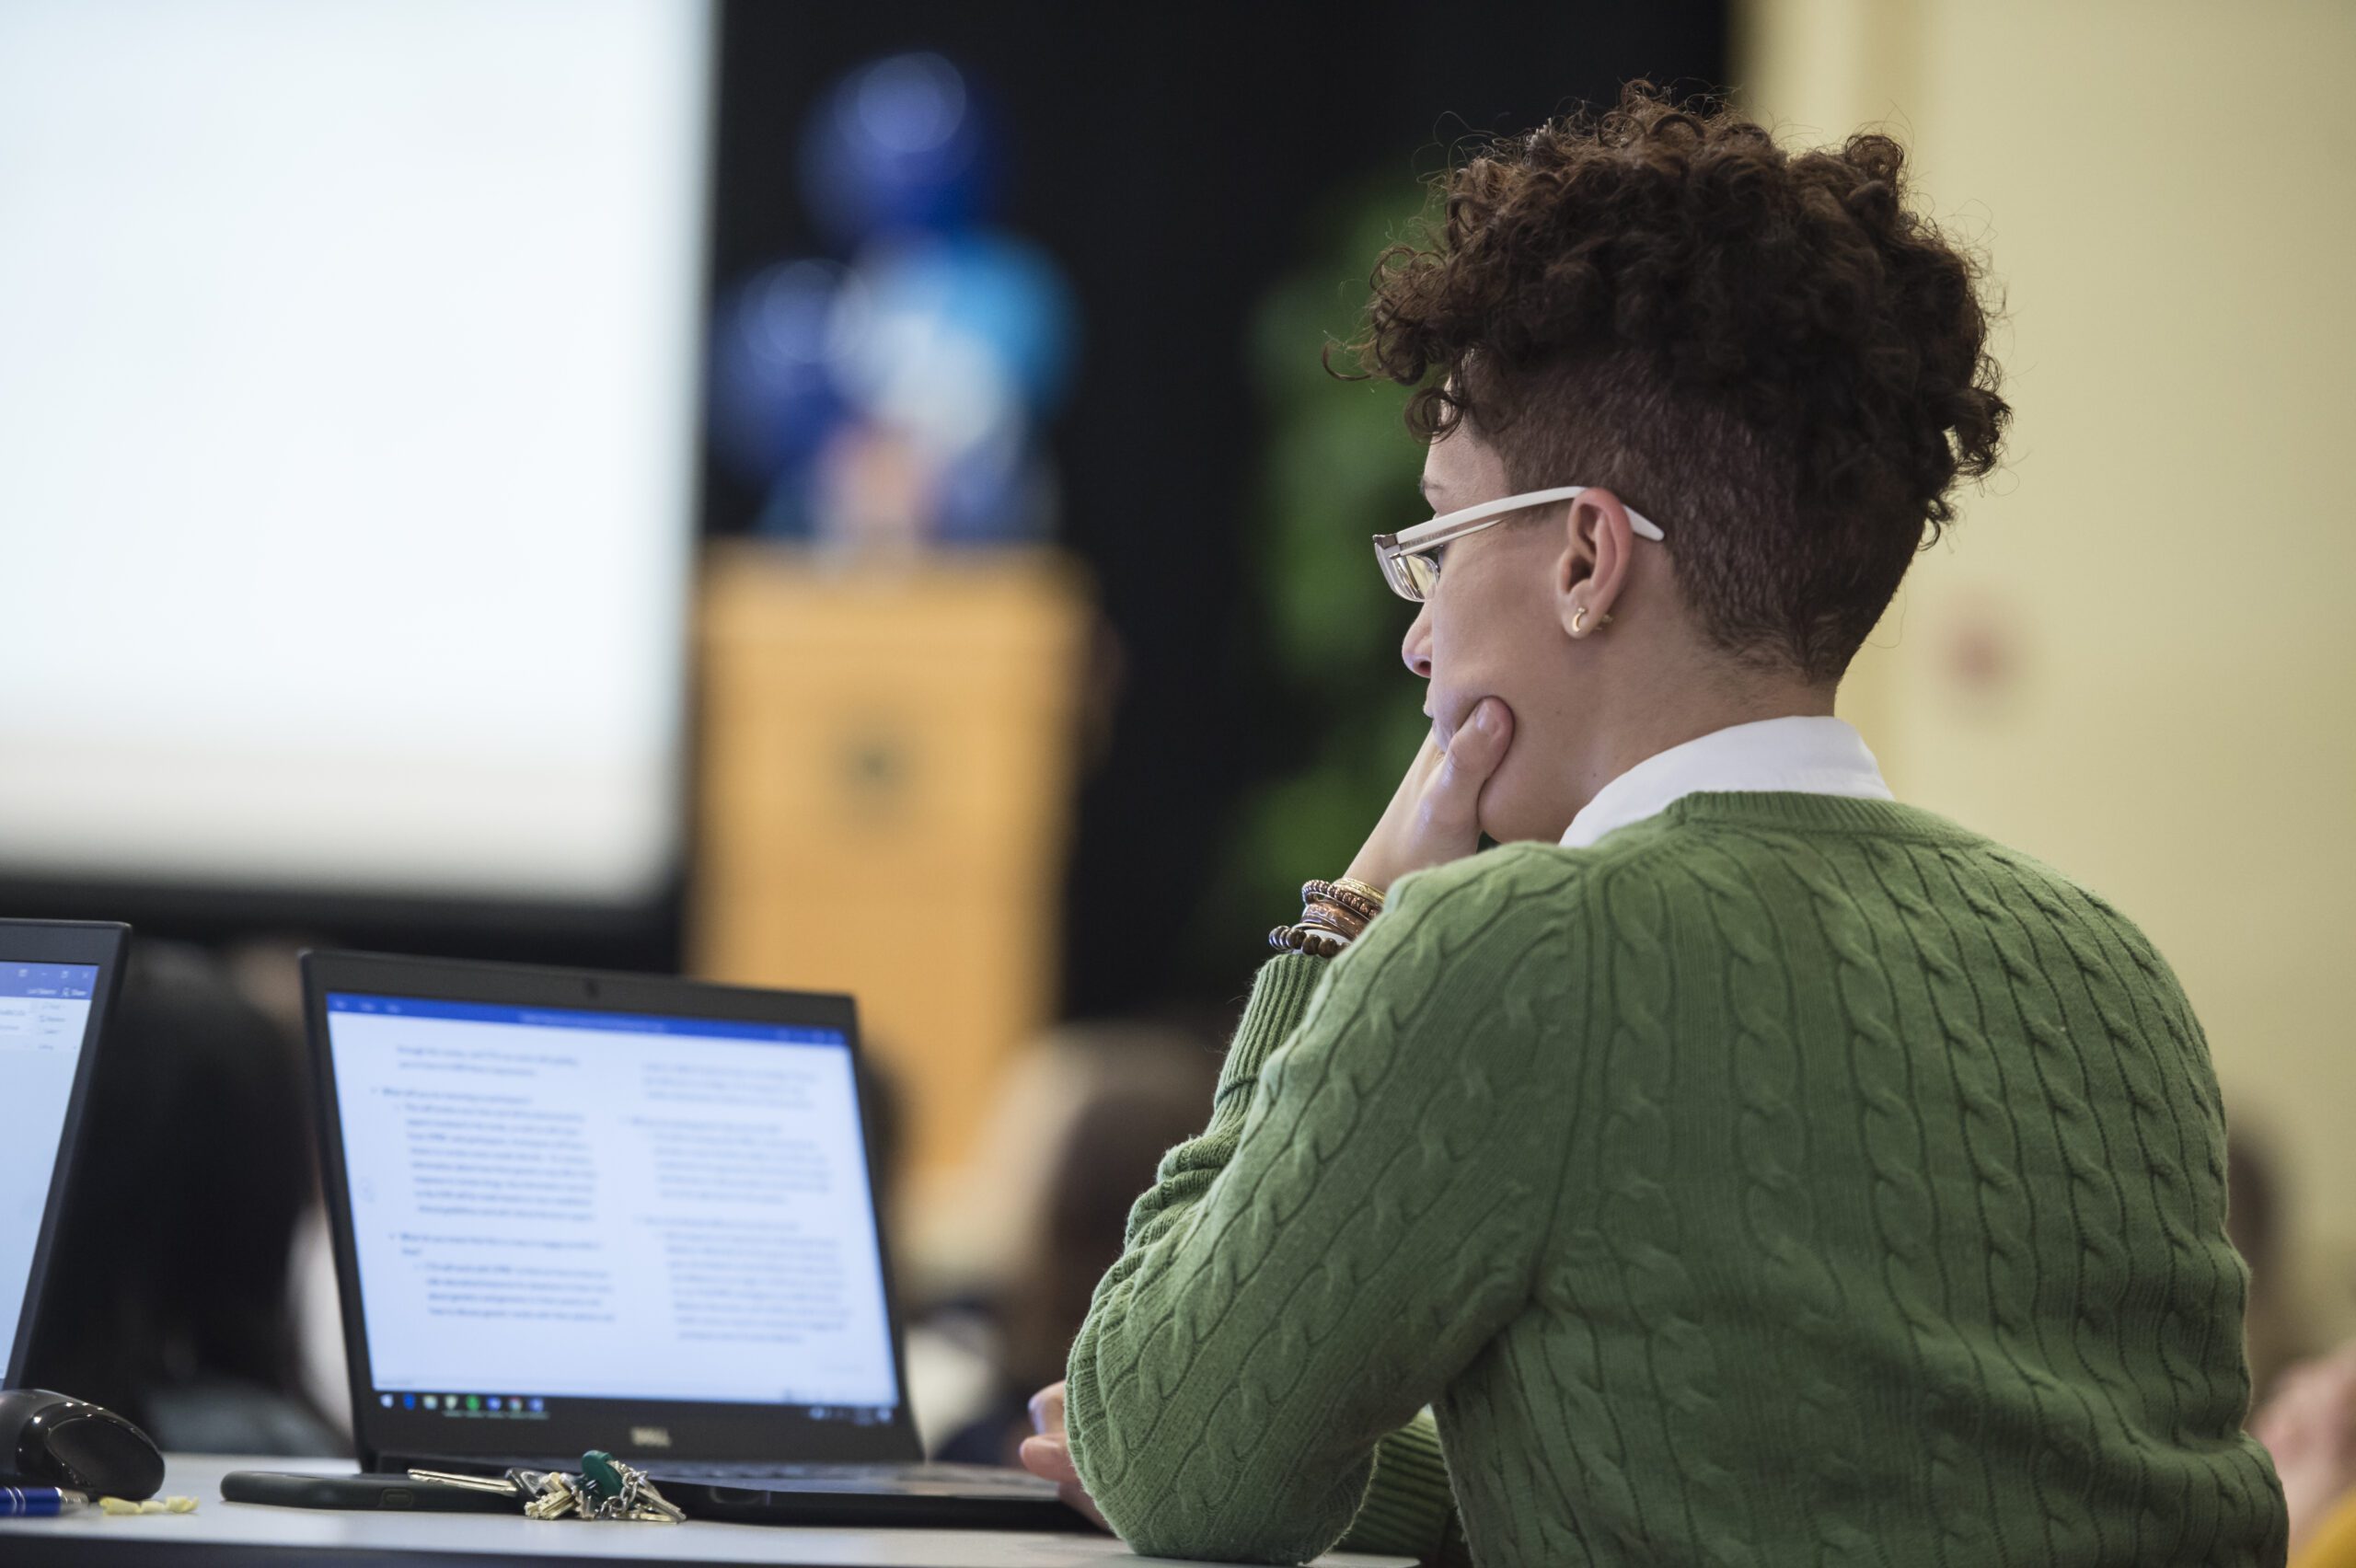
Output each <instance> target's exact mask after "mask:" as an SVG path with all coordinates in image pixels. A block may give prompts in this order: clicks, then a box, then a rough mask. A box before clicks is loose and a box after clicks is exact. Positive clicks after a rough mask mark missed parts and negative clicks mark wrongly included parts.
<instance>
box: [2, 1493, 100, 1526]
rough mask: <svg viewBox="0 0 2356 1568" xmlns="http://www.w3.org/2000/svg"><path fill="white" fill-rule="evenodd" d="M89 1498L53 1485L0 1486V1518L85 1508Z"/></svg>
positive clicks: (47, 1514) (30, 1516)
mask: <svg viewBox="0 0 2356 1568" xmlns="http://www.w3.org/2000/svg"><path fill="white" fill-rule="evenodd" d="M89 1505H90V1500H89V1498H87V1497H86V1496H84V1495H83V1494H82V1493H79V1492H67V1491H65V1490H64V1489H63V1488H61V1487H55V1486H0V1519H18V1518H42V1517H46V1516H49V1515H52V1514H63V1513H65V1512H67V1511H69V1510H71V1509H75V1508H87V1507H88V1506H89Z"/></svg>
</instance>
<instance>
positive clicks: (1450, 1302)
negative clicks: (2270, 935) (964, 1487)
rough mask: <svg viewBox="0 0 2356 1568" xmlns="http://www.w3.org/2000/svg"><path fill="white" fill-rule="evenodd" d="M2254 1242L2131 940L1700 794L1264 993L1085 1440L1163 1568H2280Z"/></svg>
mask: <svg viewBox="0 0 2356 1568" xmlns="http://www.w3.org/2000/svg"><path fill="white" fill-rule="evenodd" d="M2224 1214H2225V1188H2224V1146H2223V1122H2222V1118H2221V1115H2220V1112H2219V1108H2218V1096H2217V1088H2216V1082H2215V1078H2214V1076H2213V1074H2212V1071H2211V1067H2210V1064H2209V1057H2208V1051H2207V1046H2206V1043H2204V1041H2203V1039H2202V1037H2201V1033H2200V1025H2199V1023H2198V1022H2196V1021H2195V1020H2194V1018H2193V1015H2192V1009H2190V1008H2189V1006H2188V1005H2187V1003H2186V1001H2185V997H2184V995H2183V993H2182V991H2181V990H2180V989H2179V988H2178V986H2177V983H2176V979H2175V977H2174V975H2173V974H2171V973H2170V971H2169V969H2168V967H2167V965H2166V964H2165V963H2164V962H2163V961H2162V960H2161V958H2160V956H2159V954H2158V953H2157V952H2156V951H2154V949H2153V948H2152V945H2151V944H2150V943H2149V942H2148V941H2147V940H2144V938H2143V936H2142V933H2141V932H2140V931H2139V930H2137V929H2136V928H2135V927H2134V926H2133V925H2132V924H2131V922H2129V920H2128V919H2127V918H2126V917H2124V916H2122V915H2121V914H2119V912H2118V911H2117V910H2115V909H2113V908H2112V907H2111V906H2110V905H2108V904H2106V903H2105V902H2103V900H2102V899H2100V898H2099V897H2097V896H2096V895H2095V894H2091V893H2089V892H2087V891H2086V890H2085V889H2084V888H2082V887H2080V886H2078V885H2076V884H2075V883H2073V882H2070V881H2068V880H2067V879H2065V878H2063V877H2062V876H2061V875H2060V874H2058V873H2057V872H2055V871H2053V870H2050V869H2049V868H2047V867H2045V866H2042V865H2040V864H2038V862H2036V861H2034V860H2031V859H2028V858H2027V857H2025V856H2022V855H2019V854H2016V853H2015V852H2013V851H2011V850H2008V849H2006V848H2004V847H2002V846H2000V845H1997V844H1994V843H1992V842H1990V841H1989V840H1987V839H1985V838H1982V837H1981V836H1977V835H1975V834H1972V833H1970V832H1969V831H1967V830H1965V829H1963V828H1961V827H1958V825H1956V824H1953V823H1951V822H1948V821H1946V819H1944V818H1941V817H1938V816H1935V815H1934V814H1932V813H1927V812H1923V811H1920V810H1917V809H1915V808H1912V807H1909V806H1906V805H1901V804H1898V803H1896V802H1892V801H1874V800H1853V799H1844V798H1836V797H1831V796H1822V795H1807V794H1794V793H1706V794H1695V795H1688V796H1686V797H1684V798H1683V799H1681V800H1680V801H1676V802H1675V803H1673V804H1672V805H1670V806H1669V808H1668V809H1667V810H1666V811H1664V812H1663V813H1660V814H1659V815H1657V816H1655V817H1652V818H1650V819H1648V820H1646V821H1645V822H1642V823H1639V824H1634V825H1633V826H1629V827H1626V828H1623V829H1622V830H1620V831H1619V832H1617V833H1614V834H1612V835H1611V836H1608V837H1607V838H1605V839H1604V840H1603V841H1602V842H1601V843H1600V844H1598V845H1596V846H1594V847H1590V848H1585V849H1564V848H1558V847H1530V846H1517V847H1508V848H1504V849H1498V850H1496V851H1493V852H1490V853H1488V854H1484V855H1480V856H1476V857H1473V858H1472V859H1468V860H1463V861H1459V862H1457V863H1455V864H1452V865H1449V866H1446V867H1442V868H1438V869H1437V870H1429V871H1425V872H1421V873H1419V874H1416V875H1415V876H1411V877H1408V878H1405V879H1403V880H1402V881H1401V882H1400V883H1399V885H1398V887H1397V888H1396V890H1395V891H1394V894H1393V896H1392V901H1391V905H1390V907H1389V908H1388V909H1387V910H1386V911H1385V912H1384V913H1383V915H1382V916H1381V917H1380V918H1379V919H1377V920H1376V921H1375V922H1374V923H1373V925H1372V926H1371V927H1370V928H1369V929H1368V931H1367V932H1366V934H1365V936H1363V937H1362V938H1361V939H1359V940H1358V941H1357V942H1356V943H1355V944H1353V945H1352V946H1351V947H1350V948H1349V949H1348V950H1347V951H1345V953H1343V955H1342V956H1340V957H1339V958H1335V959H1332V960H1322V959H1314V958H1307V957H1302V956H1299V955H1287V956H1282V957H1278V958H1276V959H1275V960H1273V961H1271V962H1270V963H1268V964H1267V965H1266V967H1265V968H1264V969H1263V970H1262V971H1261V973H1260V978H1259V982H1258V984H1257V985H1256V986H1254V987H1253V995H1252V1001H1251V1004H1250V1006H1249V1008H1248V1009H1247V1010H1246V1012H1245V1014H1244V1019H1243V1023H1242V1028H1241V1030H1240V1031H1239V1032H1238V1033H1237V1035H1236V1038H1235V1042H1234V1044H1233V1046H1232V1048H1231V1049H1230V1053H1229V1055H1228V1059H1227V1063H1226V1067H1225V1070H1224V1072H1223V1074H1222V1076H1221V1079H1220V1084H1219V1089H1218V1096H1217V1099H1216V1101H1215V1102H1214V1105H1213V1109H1212V1113H1211V1118H1210V1124H1209V1126H1208V1127H1207V1129H1206V1131H1205V1132H1204V1133H1203V1135H1202V1136H1199V1137H1197V1138H1195V1139H1193V1140H1191V1141H1189V1142H1187V1143H1184V1144H1182V1145H1180V1146H1179V1147H1176V1148H1174V1149H1172V1150H1171V1151H1170V1152H1169V1153H1168V1154H1167V1155H1166V1156H1165V1157H1164V1159H1163V1160H1162V1162H1161V1170H1160V1172H1159V1176H1158V1180H1157V1182H1156V1183H1155V1185H1154V1187H1153V1189H1152V1191H1150V1192H1149V1193H1146V1194H1145V1195H1144V1196H1143V1197H1142V1198H1140V1199H1139V1200H1138V1203H1137V1205H1136V1207H1135V1209H1134V1211H1133V1212H1132V1214H1131V1216H1130V1219H1129V1228H1128V1238H1127V1246H1126V1251H1125V1253H1124V1254H1123V1256H1122V1258H1121V1259H1120V1261H1119V1262H1118V1263H1116V1264H1115V1265H1114V1268H1113V1270H1112V1271H1111V1273H1109V1274H1106V1275H1105V1277H1104V1278H1103V1281H1102V1282H1101V1283H1100V1284H1099V1285H1098V1286H1097V1289H1096V1292H1095V1297H1094V1300H1093V1304H1092V1305H1091V1309H1090V1311H1089V1315H1088V1320H1087V1323H1086V1326H1085V1327H1084V1328H1083V1329H1082V1330H1081V1332H1080V1337H1079V1339H1078V1341H1077V1342H1076V1343H1074V1345H1073V1347H1072V1352H1071V1362H1070V1368H1069V1387H1068V1416H1067V1419H1068V1431H1069V1436H1070V1442H1071V1450H1072V1457H1073V1460H1074V1463H1075V1464H1076V1465H1077V1466H1078V1468H1079V1470H1080V1477H1081V1479H1082V1481H1083V1482H1086V1484H1087V1486H1088V1489H1089V1491H1090V1493H1091V1495H1092V1496H1093V1497H1094V1498H1095V1500H1096V1502H1097V1504H1098V1505H1099V1506H1100V1507H1101V1508H1102V1509H1103V1512H1104V1514H1105V1516H1106V1517H1107V1518H1108V1519H1110V1520H1111V1522H1112V1523H1113V1525H1114V1528H1116V1529H1118V1530H1119V1531H1120V1533H1121V1534H1122V1536H1123V1537H1124V1538H1126V1539H1127V1540H1128V1541H1129V1542H1130V1543H1131V1545H1132V1546H1134V1547H1135V1549H1136V1550H1137V1551H1139V1552H1144V1553H1153V1554H1168V1555H1173V1556H1184V1557H1202V1558H1216V1559H1222V1560H1233V1561H1239V1562H1301V1561H1305V1560H1307V1559H1309V1558H1311V1557H1313V1556H1315V1555H1316V1554H1318V1553H1319V1552H1322V1551H1326V1550H1327V1549H1329V1548H1333V1547H1335V1546H1337V1545H1338V1546H1341V1547H1343V1548H1345V1549H1357V1550H1366V1551H1394V1552H1399V1553H1402V1554H1412V1555H1415V1556H1416V1557H1418V1558H1420V1559H1422V1560H1424V1561H1426V1562H1478V1563H1481V1564H1484V1565H1489V1564H1495V1565H1500V1568H1502V1565H1505V1564H1523V1563H1530V1564H1565V1565H1569V1564H1588V1563H1596V1564H1602V1563H1611V1564H1621V1563H1624V1564H1630V1565H1632V1568H1634V1565H1639V1564H1641V1565H1644V1568H1656V1565H1662V1564H1684V1563H1729V1564H1760V1565H1767V1564H1784V1563H1807V1564H1827V1563H1889V1564H1904V1565H1909V1568H1911V1565H1916V1564H1921V1565H1937V1568H1981V1565H1983V1564H1997V1563H2020V1564H2036V1565H2038V1568H2075V1565H2081V1564H2085V1565H2091V1564H2118V1565H2119V1568H2130V1565H2132V1568H2155V1565H2158V1564H2165V1563H2185V1564H2193V1563H2199V1564H2242V1563H2269V1564H2270V1563H2277V1562H2281V1559H2282V1553H2283V1536H2284V1519H2283V1510H2282V1498H2281V1487H2280V1485H2279V1483H2278V1482H2276V1480H2275V1477H2274V1472H2273V1470H2272V1467H2271V1466H2270V1464H2269V1460H2268V1458H2267V1456H2266V1454H2265V1452H2264V1451H2263V1450H2262V1449H2261V1448H2259V1447H2258V1445H2257V1444H2256V1443H2255V1442H2254V1441H2252V1440H2251V1439H2250V1438H2249V1437H2248V1436H2247V1435H2245V1434H2244V1432H2243V1430H2242V1418H2243V1415H2244V1412H2245V1407H2246V1402H2247V1400H2248V1394H2249V1384H2248V1378H2247V1374H2246V1369H2245V1366H2244V1361H2243V1352H2242V1338H2241V1331H2242V1309H2243V1301H2244V1293H2245V1287H2246V1278H2247V1276H2246V1271H2245V1270H2244V1268H2243V1266H2242V1263H2241V1262H2240V1260H2239V1259H2238V1258H2237V1257H2236V1256H2235V1253H2234V1251H2233V1249H2232V1248H2231V1246H2229V1245H2228V1244H2227V1242H2226V1240H2225V1232H2224ZM1427 1405H1428V1406H1429V1407H1431V1412H1433V1413H1432V1414H1424V1413H1419V1412H1423V1410H1424V1407H1426V1406H1427ZM1434 1415H1436V1417H1437V1420H1436V1421H1435V1419H1434Z"/></svg>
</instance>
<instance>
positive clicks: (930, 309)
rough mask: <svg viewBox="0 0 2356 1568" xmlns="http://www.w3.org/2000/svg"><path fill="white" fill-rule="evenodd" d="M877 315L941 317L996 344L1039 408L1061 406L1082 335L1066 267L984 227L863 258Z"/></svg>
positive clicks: (1032, 404)
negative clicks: (1060, 266)
mask: <svg viewBox="0 0 2356 1568" xmlns="http://www.w3.org/2000/svg"><path fill="white" fill-rule="evenodd" d="M860 275H861V276H862V277H863V278H864V279H865V280H866V281H867V283H868V288H869V299H870V305H871V307H872V314H873V317H874V318H875V319H877V320H883V319H887V318H890V317H895V316H901V315H911V316H921V317H932V318H937V319H939V320H941V321H943V322H945V323H947V324H948V325H949V326H951V327H953V328H954V329H957V330H959V331H961V332H964V333H965V334H967V335H968V336H970V337H973V338H975V339H977V340H980V341H981V342H983V343H985V344H987V345H988V347H989V348H990V350H991V351H992V352H994V353H995V354H996V355H997V357H998V359H999V363H1001V364H1003V365H1004V366H1005V368H1006V371H1007V374H1008V375H1010V376H1011V378H1012V380H1013V382H1014V384H1015V386H1016V387H1017V388H1018V389H1019V390H1020V391H1021V392H1022V397H1023V399H1024V401H1025V402H1026V403H1027V404H1028V405H1029V406H1030V409H1031V410H1032V411H1033V412H1034V414H1039V413H1045V412H1046V411H1048V410H1050V409H1054V408H1055V407H1056V405H1057V403H1058V402H1059V401H1060V399H1061V398H1062V397H1063V394H1064V389H1065V386H1066V385H1067V384H1068V381H1069V379H1070V373H1071V362H1072V356H1073V352H1074V350H1075V348H1076V346H1077V340H1078V337H1079V333H1078V329H1077V319H1076V318H1077V312H1076V311H1075V309H1074V306H1073V304H1072V297H1071V291H1070V289H1069V288H1068V286H1067V285H1066V284H1065V282H1064V279H1063V274H1062V273H1061V272H1060V271H1058V270H1057V267H1056V264H1055V263H1054V262H1053V261H1051V260H1049V259H1048V258H1047V256H1046V254H1045V252H1044V251H1042V250H1040V249H1039V248H1037V247H1035V246H1034V245H1031V244H1028V243H1026V242H1025V241H1022V240H1020V239H1016V238H1015V237H1013V236H1011V235H1006V234H999V233H991V232H979V233H973V234H964V235H957V236H949V237H945V238H936V239H923V240H916V241H912V242H909V243H907V244H904V245H899V246H895V247H892V248H889V249H887V250H885V251H883V253H881V254H879V255H877V256H876V257H874V258H873V259H872V260H871V261H870V262H868V263H866V264H864V265H862V267H861V269H860Z"/></svg>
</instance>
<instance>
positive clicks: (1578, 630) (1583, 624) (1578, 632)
mask: <svg viewBox="0 0 2356 1568" xmlns="http://www.w3.org/2000/svg"><path fill="white" fill-rule="evenodd" d="M1571 635H1572V636H1573V637H1585V636H1586V635H1587V606H1586V605H1580V606H1579V607H1578V613H1577V614H1576V615H1574V616H1572V617H1571Z"/></svg>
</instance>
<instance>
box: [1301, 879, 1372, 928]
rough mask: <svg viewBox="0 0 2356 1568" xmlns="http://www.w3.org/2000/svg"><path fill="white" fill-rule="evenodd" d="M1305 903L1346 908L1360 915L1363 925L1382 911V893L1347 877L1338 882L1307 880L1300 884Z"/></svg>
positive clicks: (1360, 922)
mask: <svg viewBox="0 0 2356 1568" xmlns="http://www.w3.org/2000/svg"><path fill="white" fill-rule="evenodd" d="M1300 901H1301V902H1302V903H1303V904H1327V905H1333V906H1334V908H1337V909H1346V910H1348V911H1349V912H1350V913H1351V914H1353V915H1355V916H1357V917H1358V924H1359V925H1360V926H1361V927H1363V926H1364V925H1365V924H1366V923H1367V922H1368V921H1369V920H1372V919H1373V918H1374V917H1376V916H1377V915H1380V914H1381V913H1382V894H1380V893H1378V892H1376V891H1375V890H1374V889H1373V888H1370V887H1369V886H1367V885H1366V883H1364V882H1354V881H1352V880H1351V879H1349V878H1347V877H1345V878H1343V879H1342V880H1341V881H1340V882H1303V883H1301V884H1300Z"/></svg>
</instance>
